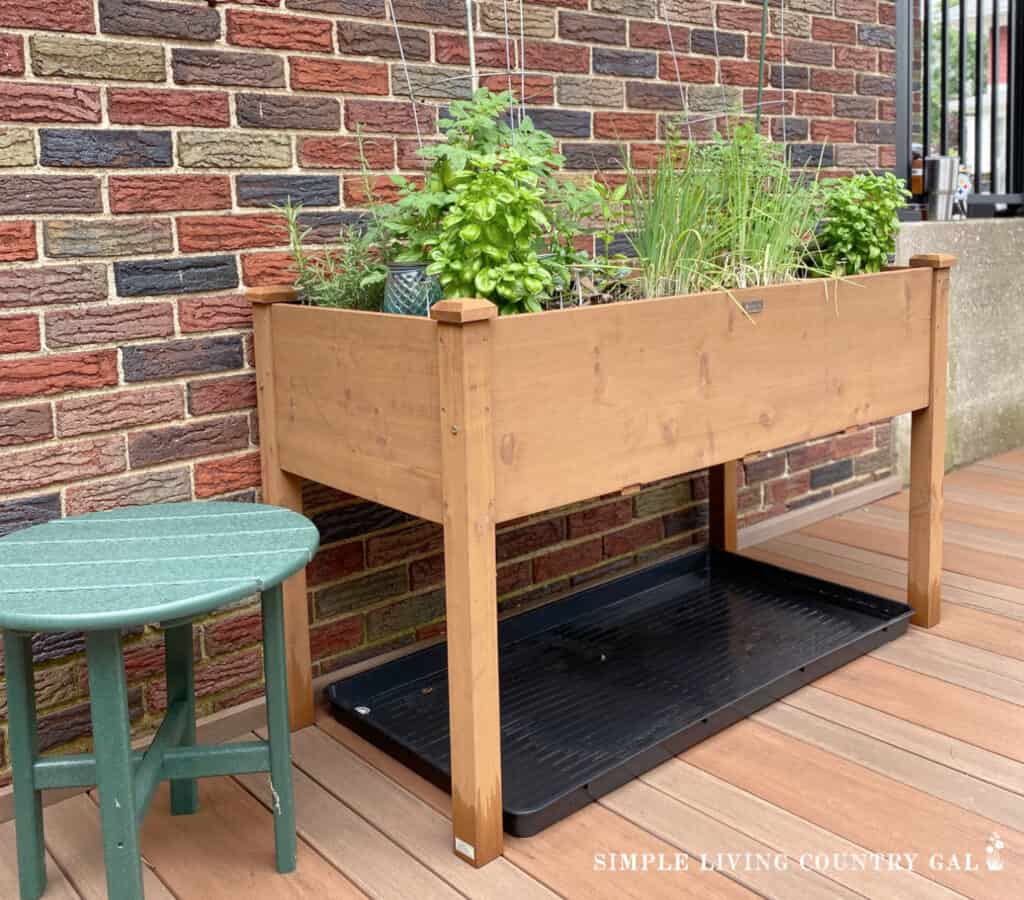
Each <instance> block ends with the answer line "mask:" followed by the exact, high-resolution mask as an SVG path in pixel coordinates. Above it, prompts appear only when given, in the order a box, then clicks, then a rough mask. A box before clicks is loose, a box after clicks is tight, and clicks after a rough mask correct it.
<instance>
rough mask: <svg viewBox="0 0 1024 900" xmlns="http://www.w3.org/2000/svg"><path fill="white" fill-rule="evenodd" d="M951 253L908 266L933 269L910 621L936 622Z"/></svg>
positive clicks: (913, 513)
mask: <svg viewBox="0 0 1024 900" xmlns="http://www.w3.org/2000/svg"><path fill="white" fill-rule="evenodd" d="M955 264H956V257H955V256H952V255H950V254H946V253H924V254H919V255H917V256H914V257H911V259H910V265H911V267H912V268H929V269H931V270H932V330H931V346H930V370H931V378H930V382H929V388H928V405H927V406H925V407H922V408H921V409H917V410H914V412H913V413H912V416H911V428H910V521H909V533H908V545H907V602H908V603H909V604H910V605H911V606H912V607H913V608H914V616H913V618H912V619H911V622H912V623H913V624H915V625H920V626H922V627H924V628H931V627H933V626H935V625H938V624H939V618H940V614H941V613H940V609H941V591H942V503H943V487H942V482H943V477H944V474H945V456H946V377H947V373H946V368H947V358H948V347H947V344H948V340H949V274H950V269H951V268H952V267H953V266H954V265H955Z"/></svg>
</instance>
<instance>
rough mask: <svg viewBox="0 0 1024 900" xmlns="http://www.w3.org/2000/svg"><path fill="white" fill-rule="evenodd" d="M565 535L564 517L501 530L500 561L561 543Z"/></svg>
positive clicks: (498, 542)
mask: <svg viewBox="0 0 1024 900" xmlns="http://www.w3.org/2000/svg"><path fill="white" fill-rule="evenodd" d="M565 535H566V523H565V519H563V518H555V519H544V520H542V521H540V522H533V523H532V524H529V525H522V526H519V527H517V528H513V529H510V530H507V531H499V532H498V540H497V554H498V562H504V561H505V560H509V559H514V558H515V557H517V556H524V555H526V554H528V553H534V552H536V551H537V550H540V549H542V548H544V547H550V546H552V545H553V544H560V543H561V542H562V541H564V540H565Z"/></svg>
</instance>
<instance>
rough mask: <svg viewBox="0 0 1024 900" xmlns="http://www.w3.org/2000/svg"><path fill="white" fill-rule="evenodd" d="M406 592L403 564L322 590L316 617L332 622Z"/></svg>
mask: <svg viewBox="0 0 1024 900" xmlns="http://www.w3.org/2000/svg"><path fill="white" fill-rule="evenodd" d="M408 590H409V576H408V572H407V570H406V567H405V566H404V565H403V566H394V567H392V568H390V569H384V570H383V571H380V572H373V573H372V574H370V575H363V576H361V577H359V578H352V579H350V580H348V581H345V582H342V583H341V584H335V585H332V586H331V587H329V588H325V589H324V590H322V591H320V592H319V593H318V594H317V595H316V597H315V599H314V604H315V610H316V618H318V619H331V618H334V617H335V616H338V615H341V614H342V613H346V612H354V611H356V610H358V609H365V608H366V607H367V606H370V605H373V604H376V603H378V602H379V601H383V600H386V599H387V598H388V597H397V596H398V595H399V594H404V593H406V592H407V591H408Z"/></svg>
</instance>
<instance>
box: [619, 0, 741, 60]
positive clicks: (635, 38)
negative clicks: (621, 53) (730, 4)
mask: <svg viewBox="0 0 1024 900" xmlns="http://www.w3.org/2000/svg"><path fill="white" fill-rule="evenodd" d="M721 8H723V9H724V7H721ZM758 16H759V17H760V13H758ZM758 28H760V25H758ZM629 46H630V47H643V48H645V49H647V50H670V51H671V50H672V49H675V51H676V52H679V51H681V50H686V49H687V48H688V47H689V46H690V29H689V28H687V27H686V26H685V25H673V26H672V35H671V39H670V37H669V32H668V29H667V28H666V27H665V23H664V22H642V21H640V20H639V19H631V20H630V22H629Z"/></svg>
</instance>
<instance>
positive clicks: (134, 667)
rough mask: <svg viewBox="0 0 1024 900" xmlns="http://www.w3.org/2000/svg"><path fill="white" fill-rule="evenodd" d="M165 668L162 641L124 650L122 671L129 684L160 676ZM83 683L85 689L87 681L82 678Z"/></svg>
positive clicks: (146, 642)
mask: <svg viewBox="0 0 1024 900" xmlns="http://www.w3.org/2000/svg"><path fill="white" fill-rule="evenodd" d="M165 667H166V657H165V653H164V642H163V641H162V640H158V639H155V640H150V641H140V642H139V643H137V644H132V645H131V646H129V647H125V648H124V671H125V674H126V675H127V676H128V680H129V681H130V682H133V683H134V682H136V681H144V680H145V679H147V678H152V677H153V676H154V675H162V674H163V672H164V670H165ZM83 675H84V673H83ZM83 681H84V682H85V683H84V684H83V688H84V689H87V687H88V681H87V680H86V679H84V678H83Z"/></svg>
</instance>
